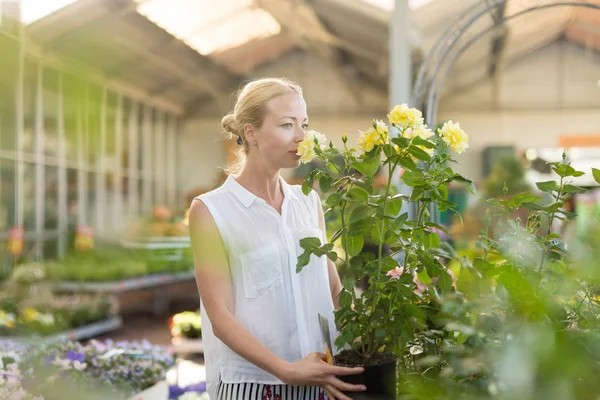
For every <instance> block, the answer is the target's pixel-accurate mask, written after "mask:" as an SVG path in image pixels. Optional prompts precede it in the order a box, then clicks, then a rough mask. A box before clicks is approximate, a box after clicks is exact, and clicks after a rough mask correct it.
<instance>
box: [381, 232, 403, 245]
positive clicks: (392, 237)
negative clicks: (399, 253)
mask: <svg viewBox="0 0 600 400" xmlns="http://www.w3.org/2000/svg"><path fill="white" fill-rule="evenodd" d="M384 236H385V237H384V238H383V242H384V243H385V244H388V245H392V244H394V243H396V242H397V241H398V238H399V237H398V234H397V233H396V232H394V231H387V232H386V233H385V235H384Z"/></svg>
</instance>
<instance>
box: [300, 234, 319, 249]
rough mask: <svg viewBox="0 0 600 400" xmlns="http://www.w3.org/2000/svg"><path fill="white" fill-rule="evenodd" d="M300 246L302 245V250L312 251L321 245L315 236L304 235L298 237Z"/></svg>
mask: <svg viewBox="0 0 600 400" xmlns="http://www.w3.org/2000/svg"><path fill="white" fill-rule="evenodd" d="M300 247H302V248H303V249H304V250H310V251H314V250H315V249H318V248H320V247H321V240H319V238H316V237H306V238H303V239H300Z"/></svg>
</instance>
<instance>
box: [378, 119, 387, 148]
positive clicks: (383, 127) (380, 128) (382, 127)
mask: <svg viewBox="0 0 600 400" xmlns="http://www.w3.org/2000/svg"><path fill="white" fill-rule="evenodd" d="M375 130H376V131H377V133H379V136H381V140H382V142H381V143H387V138H388V126H387V125H386V124H385V123H384V122H383V121H382V120H379V119H376V120H375ZM381 143H376V144H381Z"/></svg>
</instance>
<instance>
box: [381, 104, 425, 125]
mask: <svg viewBox="0 0 600 400" xmlns="http://www.w3.org/2000/svg"><path fill="white" fill-rule="evenodd" d="M387 117H388V120H389V121H390V123H391V124H394V125H395V126H397V127H398V128H405V127H411V128H413V127H417V126H419V125H423V114H422V113H421V111H419V110H417V109H416V108H409V107H408V105H407V104H400V105H397V106H396V107H394V108H393V109H392V111H390V113H389V114H388V116H387Z"/></svg>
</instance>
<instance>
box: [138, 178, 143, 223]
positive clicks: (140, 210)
mask: <svg viewBox="0 0 600 400" xmlns="http://www.w3.org/2000/svg"><path fill="white" fill-rule="evenodd" d="M137 181H138V184H137V191H138V192H137V195H138V204H139V206H138V210H137V216H139V215H144V211H145V210H144V196H143V190H144V188H143V187H144V181H143V179H138V180H137Z"/></svg>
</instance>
